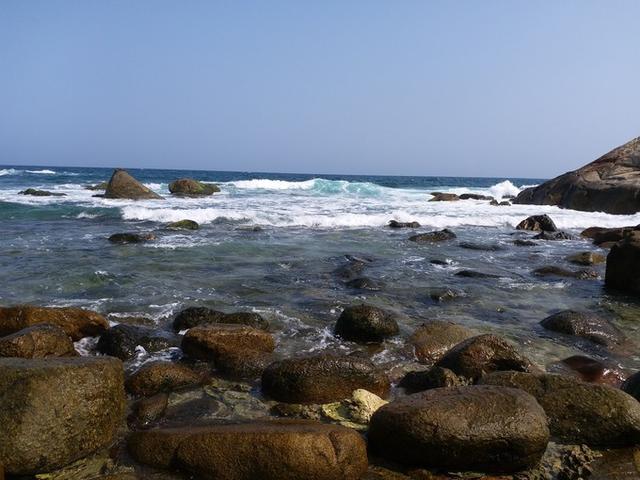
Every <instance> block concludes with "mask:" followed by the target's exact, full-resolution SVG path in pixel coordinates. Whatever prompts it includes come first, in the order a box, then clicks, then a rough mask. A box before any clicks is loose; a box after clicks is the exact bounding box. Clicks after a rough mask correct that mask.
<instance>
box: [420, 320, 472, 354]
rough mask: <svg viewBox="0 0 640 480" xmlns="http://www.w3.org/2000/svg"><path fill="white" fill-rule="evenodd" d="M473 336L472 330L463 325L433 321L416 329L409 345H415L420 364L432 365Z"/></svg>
mask: <svg viewBox="0 0 640 480" xmlns="http://www.w3.org/2000/svg"><path fill="white" fill-rule="evenodd" d="M472 336H473V333H472V332H471V330H469V329H468V328H466V327H463V326H462V325H457V324H455V323H453V322H446V321H443V320H431V321H429V322H425V323H423V324H422V325H420V326H419V327H418V328H416V331H415V332H413V334H412V335H411V337H409V343H411V344H412V345H413V348H414V351H415V355H416V358H417V359H418V361H419V362H421V363H426V364H429V365H432V364H433V363H435V362H436V361H438V360H440V358H442V356H443V355H444V354H445V353H447V351H449V350H450V349H451V348H452V347H454V346H455V345H457V344H459V343H460V342H462V341H463V340H466V339H467V338H470V337H472Z"/></svg>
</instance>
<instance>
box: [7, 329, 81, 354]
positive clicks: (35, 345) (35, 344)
mask: <svg viewBox="0 0 640 480" xmlns="http://www.w3.org/2000/svg"><path fill="white" fill-rule="evenodd" d="M76 355H78V353H77V352H76V350H75V348H74V347H73V342H72V341H71V338H69V335H67V334H66V333H65V332H64V330H62V329H61V328H60V327H56V326H55V325H35V326H33V327H27V328H25V329H22V330H19V331H18V332H16V333H13V334H11V335H7V336H6V337H2V338H0V357H19V358H45V357H75V356H76Z"/></svg>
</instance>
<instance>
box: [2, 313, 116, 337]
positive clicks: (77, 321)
mask: <svg viewBox="0 0 640 480" xmlns="http://www.w3.org/2000/svg"><path fill="white" fill-rule="evenodd" d="M43 323H48V324H51V325H56V326H58V327H60V328H61V329H62V330H64V331H65V333H66V334H67V335H69V336H70V337H71V338H72V339H73V340H74V341H77V340H80V339H81V338H84V337H93V336H96V335H99V334H100V333H102V332H103V331H105V330H106V329H107V328H109V323H108V322H107V320H106V319H105V318H104V317H103V316H102V315H100V314H98V313H96V312H92V311H91V310H83V309H81V308H75V307H35V306H32V305H15V306H13V307H0V336H5V335H9V334H11V333H15V332H17V331H18V330H22V329H23V328H26V327H31V326H33V325H40V324H43Z"/></svg>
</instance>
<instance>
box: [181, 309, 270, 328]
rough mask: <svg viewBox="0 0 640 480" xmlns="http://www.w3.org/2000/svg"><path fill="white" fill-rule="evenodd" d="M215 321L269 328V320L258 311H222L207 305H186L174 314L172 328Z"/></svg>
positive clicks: (214, 322)
mask: <svg viewBox="0 0 640 480" xmlns="http://www.w3.org/2000/svg"><path fill="white" fill-rule="evenodd" d="M216 323H231V324H237V325H248V326H250V327H255V328H260V329H262V330H267V329H268V328H269V322H267V321H266V320H265V319H264V318H263V317H262V315H260V314H259V313H255V312H235V313H224V312H220V311H218V310H213V309H212V308H207V307H188V308H185V309H184V310H182V311H181V312H180V313H178V315H176V318H175V319H174V320H173V329H174V330H175V331H177V332H179V331H181V330H186V329H188V328H192V327H199V326H204V325H215V324H216Z"/></svg>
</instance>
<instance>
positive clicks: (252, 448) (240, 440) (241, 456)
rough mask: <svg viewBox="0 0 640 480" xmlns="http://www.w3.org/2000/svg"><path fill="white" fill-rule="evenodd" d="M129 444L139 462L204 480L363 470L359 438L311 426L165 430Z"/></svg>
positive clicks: (329, 476)
mask: <svg viewBox="0 0 640 480" xmlns="http://www.w3.org/2000/svg"><path fill="white" fill-rule="evenodd" d="M127 443H128V449H129V452H130V453H131V455H132V456H133V458H134V459H136V460H137V461H138V462H141V463H144V464H147V465H151V466H153V467H158V468H165V469H180V470H182V471H184V472H186V473H188V474H190V475H192V476H193V478H198V479H203V480H255V479H260V480H299V479H313V480H336V479H344V480H357V479H359V478H361V476H362V475H363V474H364V473H365V472H366V470H367V449H366V445H365V443H364V440H363V439H362V437H361V436H360V434H358V433H357V432H356V431H355V430H351V429H349V428H345V427H341V426H338V425H326V424H321V423H318V422H312V421H303V420H272V421H256V422H251V423H244V424H227V425H210V426H189V427H183V428H163V429H158V430H149V431H141V432H135V433H133V434H132V435H131V436H130V437H129V440H128V442H127Z"/></svg>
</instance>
